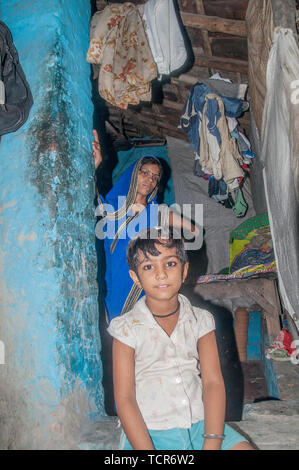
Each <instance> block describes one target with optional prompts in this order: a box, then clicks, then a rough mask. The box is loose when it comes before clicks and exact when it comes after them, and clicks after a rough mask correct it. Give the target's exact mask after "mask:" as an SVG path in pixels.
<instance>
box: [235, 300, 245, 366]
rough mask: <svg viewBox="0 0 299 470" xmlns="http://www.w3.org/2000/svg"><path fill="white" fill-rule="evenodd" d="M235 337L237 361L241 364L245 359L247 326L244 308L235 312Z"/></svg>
mask: <svg viewBox="0 0 299 470" xmlns="http://www.w3.org/2000/svg"><path fill="white" fill-rule="evenodd" d="M234 316H235V326H234V329H235V337H236V342H237V349H238V353H239V359H240V361H241V362H244V361H246V359H247V341H248V324H249V313H248V310H247V309H246V308H244V307H238V308H237V310H236V311H235V315H234Z"/></svg>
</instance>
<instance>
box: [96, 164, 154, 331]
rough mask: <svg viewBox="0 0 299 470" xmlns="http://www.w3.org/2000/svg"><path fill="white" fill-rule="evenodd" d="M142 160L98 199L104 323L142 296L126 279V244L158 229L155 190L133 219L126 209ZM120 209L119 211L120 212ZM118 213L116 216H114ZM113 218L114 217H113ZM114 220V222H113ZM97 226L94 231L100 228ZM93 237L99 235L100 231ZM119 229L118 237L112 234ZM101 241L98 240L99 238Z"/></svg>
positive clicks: (127, 278)
mask: <svg viewBox="0 0 299 470" xmlns="http://www.w3.org/2000/svg"><path fill="white" fill-rule="evenodd" d="M140 162H141V159H140V160H138V161H137V162H135V163H133V164H132V165H131V166H130V167H129V168H128V169H127V170H126V171H125V172H124V174H123V175H122V176H121V177H120V178H119V180H118V181H117V182H116V183H115V185H114V186H113V188H112V189H111V190H110V191H109V192H108V194H107V195H106V196H105V198H104V197H102V196H99V195H98V199H99V205H100V206H102V211H103V212H102V213H103V217H102V218H101V220H100V222H98V224H99V223H100V224H101V227H102V231H101V234H102V235H101V237H103V236H104V240H103V247H104V253H105V273H102V275H101V276H100V279H99V283H100V287H101V291H102V293H103V297H104V300H105V307H106V314H107V321H108V322H110V321H111V320H112V318H114V317H116V316H118V315H121V314H122V313H124V312H125V311H128V310H129V309H130V308H132V307H133V305H134V304H135V303H136V302H137V300H138V298H139V297H140V296H141V295H142V291H141V290H140V289H138V288H137V286H136V285H134V283H133V281H132V279H131V278H130V275H129V268H128V265H127V260H126V249H127V245H128V243H129V241H130V240H131V239H132V238H133V237H134V236H135V235H136V234H137V233H138V232H140V231H142V230H145V229H146V228H149V227H155V226H157V225H158V204H157V200H156V189H155V190H154V191H153V192H152V193H151V194H149V195H148V197H147V201H148V204H147V206H146V208H145V209H144V210H143V211H142V212H141V213H140V214H139V215H136V216H132V212H131V211H128V209H127V208H126V204H124V202H125V200H126V199H125V198H127V201H128V202H129V205H130V204H131V203H133V202H134V201H135V196H134V195H135V194H136V189H137V186H136V185H137V178H138V173H139V169H140ZM120 208H121V209H120ZM116 211H118V212H117V213H115V212H116ZM113 214H114V215H113ZM114 217H116V220H113V219H114ZM98 224H97V229H99V227H100V226H99V225H98ZM97 229H96V233H97V234H99V230H97ZM119 229H120V231H119V233H118V236H115V234H116V233H117V232H118V230H119ZM99 238H100V237H99Z"/></svg>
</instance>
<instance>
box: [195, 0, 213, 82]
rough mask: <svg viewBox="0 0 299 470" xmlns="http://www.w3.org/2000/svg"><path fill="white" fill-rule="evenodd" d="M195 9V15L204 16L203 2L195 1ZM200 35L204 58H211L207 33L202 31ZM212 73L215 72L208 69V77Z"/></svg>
mask: <svg viewBox="0 0 299 470" xmlns="http://www.w3.org/2000/svg"><path fill="white" fill-rule="evenodd" d="M195 7H196V11H197V13H199V14H200V15H205V14H206V12H205V7H204V4H203V0H195ZM200 33H201V36H202V41H203V49H204V53H205V55H206V56H208V57H212V55H213V52H212V47H211V43H210V39H209V32H208V31H207V30H206V29H202V30H201V31H200ZM214 73H215V71H214V70H213V69H209V74H210V75H213V74H214Z"/></svg>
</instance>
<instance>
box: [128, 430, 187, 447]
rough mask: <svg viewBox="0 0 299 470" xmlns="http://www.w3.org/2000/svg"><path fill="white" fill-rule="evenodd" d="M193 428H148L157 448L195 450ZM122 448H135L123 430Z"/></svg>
mask: <svg viewBox="0 0 299 470" xmlns="http://www.w3.org/2000/svg"><path fill="white" fill-rule="evenodd" d="M190 431H191V429H181V428H173V429H166V430H152V429H148V432H149V435H150V438H151V440H152V442H153V445H154V447H155V449H156V450H195V448H194V447H193V445H192V437H191V432H190ZM120 450H133V448H132V446H131V444H130V442H129V441H128V439H127V438H126V435H125V433H124V432H122V435H121V439H120Z"/></svg>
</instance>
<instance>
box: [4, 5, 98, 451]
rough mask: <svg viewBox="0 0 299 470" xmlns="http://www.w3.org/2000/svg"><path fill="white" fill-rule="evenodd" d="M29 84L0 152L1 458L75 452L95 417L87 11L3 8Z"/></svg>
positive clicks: (65, 7)
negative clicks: (28, 102) (25, 105)
mask: <svg viewBox="0 0 299 470" xmlns="http://www.w3.org/2000/svg"><path fill="white" fill-rule="evenodd" d="M0 17H1V20H2V21H4V22H5V23H6V24H7V26H8V27H9V28H10V30H11V32H12V35H13V38H14V43H15V46H16V48H17V50H18V53H19V57H20V62H21V65H22V67H23V69H24V72H25V74H26V77H27V80H28V82H29V83H30V86H31V91H32V94H33V98H34V105H33V107H32V109H31V113H30V116H29V119H28V121H27V122H26V124H25V125H24V126H23V127H22V128H21V129H19V130H18V131H17V132H15V133H13V134H8V135H6V136H3V138H2V140H1V143H0V164H1V172H0V340H1V341H2V342H3V344H4V346H5V364H4V365H3V364H2V365H1V364H0V378H1V381H0V448H2V449H15V448H16V449H32V448H33V449H47V448H48V449H49V448H53V449H54V448H74V447H76V443H77V441H78V439H80V429H81V426H82V424H83V423H84V422H85V421H86V419H87V417H89V416H91V417H94V416H98V415H101V414H102V415H104V414H105V413H104V411H103V390H102V385H101V380H102V365H101V357H100V349H101V344H100V337H99V332H98V306H97V286H96V256H95V248H94V208H93V198H94V185H93V169H92V161H91V146H90V142H91V131H92V113H93V107H92V103H91V84H90V80H89V77H90V68H89V65H88V64H87V63H86V60H85V56H86V51H87V48H88V39H89V20H90V2H89V0H47V1H45V2H41V1H40V0H36V1H35V0H16V1H12V0H2V1H1V4H0Z"/></svg>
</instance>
